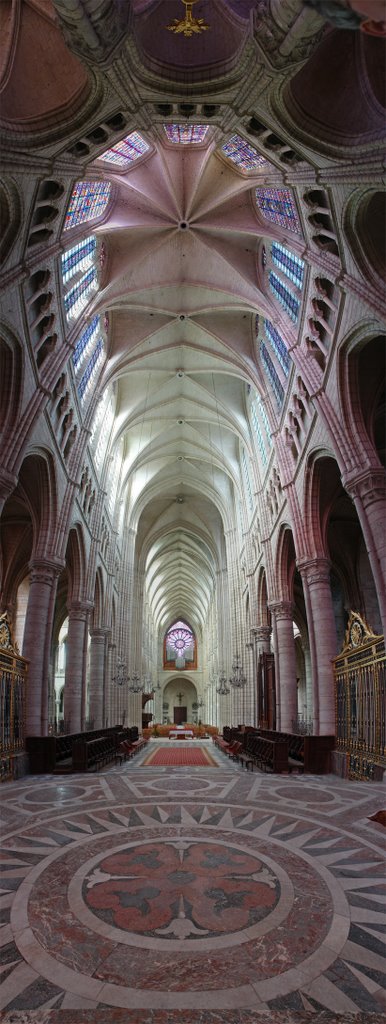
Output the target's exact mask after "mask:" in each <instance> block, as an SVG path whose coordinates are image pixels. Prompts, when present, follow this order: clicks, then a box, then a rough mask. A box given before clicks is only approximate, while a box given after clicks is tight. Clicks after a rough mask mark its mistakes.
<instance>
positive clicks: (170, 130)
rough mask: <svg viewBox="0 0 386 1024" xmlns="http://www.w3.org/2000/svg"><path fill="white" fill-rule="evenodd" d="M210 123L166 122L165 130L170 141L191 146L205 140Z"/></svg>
mask: <svg viewBox="0 0 386 1024" xmlns="http://www.w3.org/2000/svg"><path fill="white" fill-rule="evenodd" d="M208 128H209V125H208V124H164V132H165V135H166V138H167V139H168V142H176V143H177V144H178V145H181V144H182V145H184V146H191V145H193V144H194V143H198V142H203V141H204V139H205V136H206V133H207V131H208Z"/></svg>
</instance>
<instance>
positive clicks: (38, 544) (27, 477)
mask: <svg viewBox="0 0 386 1024" xmlns="http://www.w3.org/2000/svg"><path fill="white" fill-rule="evenodd" d="M19 486H20V488H21V489H22V491H23V493H24V495H25V498H26V501H27V504H28V506H29V508H30V511H31V518H32V522H33V528H34V543H33V552H32V557H34V558H45V557H47V556H48V555H49V554H50V553H51V552H52V550H53V548H54V544H55V539H56V538H55V534H56V525H57V515H58V495H57V482H56V473H55V464H54V460H53V457H52V454H51V452H49V451H47V450H46V449H41V448H32V450H30V451H29V452H28V453H27V454H26V455H25V458H24V460H23V462H22V465H21V467H20V470H19Z"/></svg>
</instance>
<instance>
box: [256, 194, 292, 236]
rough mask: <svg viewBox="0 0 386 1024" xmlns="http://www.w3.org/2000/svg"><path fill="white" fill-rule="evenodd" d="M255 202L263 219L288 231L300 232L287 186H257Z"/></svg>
mask: <svg viewBox="0 0 386 1024" xmlns="http://www.w3.org/2000/svg"><path fill="white" fill-rule="evenodd" d="M255 194H256V203H257V206H258V208H259V210H260V213H262V215H263V217H264V218H265V220H269V221H271V223H272V224H278V226H279V227H281V228H285V229H286V230H288V231H294V232H296V234H298V235H299V234H300V233H301V227H300V223H299V218H298V214H297V210H296V206H295V203H294V200H293V197H292V192H291V191H290V189H288V188H257V189H256V193H255Z"/></svg>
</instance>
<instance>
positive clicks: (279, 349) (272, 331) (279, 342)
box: [264, 320, 291, 377]
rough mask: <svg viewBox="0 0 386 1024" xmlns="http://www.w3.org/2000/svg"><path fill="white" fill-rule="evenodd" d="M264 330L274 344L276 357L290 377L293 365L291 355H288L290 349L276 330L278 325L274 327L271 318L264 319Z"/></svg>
mask: <svg viewBox="0 0 386 1024" xmlns="http://www.w3.org/2000/svg"><path fill="white" fill-rule="evenodd" d="M264 331H265V336H266V338H268V341H269V342H270V344H271V345H272V348H273V351H274V353H275V356H276V358H277V359H278V360H279V363H280V366H281V367H282V369H283V370H284V373H285V375H286V377H288V374H289V370H290V366H291V359H290V356H289V355H288V351H287V349H286V346H285V344H284V341H283V338H282V337H281V336H280V334H279V332H278V331H277V330H276V327H274V326H273V324H271V321H270V320H264Z"/></svg>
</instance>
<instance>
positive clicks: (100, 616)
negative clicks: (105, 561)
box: [93, 568, 105, 629]
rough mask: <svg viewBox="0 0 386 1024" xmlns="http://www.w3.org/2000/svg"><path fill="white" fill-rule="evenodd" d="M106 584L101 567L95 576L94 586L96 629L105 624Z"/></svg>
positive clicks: (94, 622) (94, 621)
mask: <svg viewBox="0 0 386 1024" xmlns="http://www.w3.org/2000/svg"><path fill="white" fill-rule="evenodd" d="M104 600H105V595H104V584H103V574H102V570H101V569H100V568H99V569H98V570H97V574H96V576H95V586H94V611H93V627H94V629H96V628H97V627H98V626H99V627H100V626H103V625H104Z"/></svg>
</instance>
